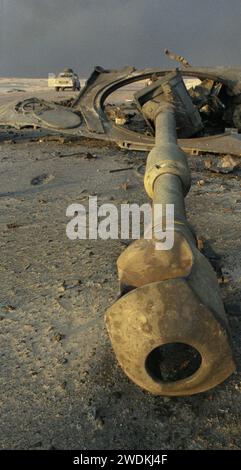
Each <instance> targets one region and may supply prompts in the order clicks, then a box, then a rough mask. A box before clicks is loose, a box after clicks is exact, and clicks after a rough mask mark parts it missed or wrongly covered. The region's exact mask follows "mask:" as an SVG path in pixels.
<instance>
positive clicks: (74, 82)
mask: <svg viewBox="0 0 241 470" xmlns="http://www.w3.org/2000/svg"><path fill="white" fill-rule="evenodd" d="M48 86H49V87H50V88H55V90H56V91H61V90H62V91H64V90H73V91H76V90H78V91H79V90H80V80H79V77H78V75H77V74H76V73H75V72H74V71H73V69H69V68H66V69H64V71H63V72H61V73H59V74H58V75H57V76H56V75H55V74H54V73H49V77H48Z"/></svg>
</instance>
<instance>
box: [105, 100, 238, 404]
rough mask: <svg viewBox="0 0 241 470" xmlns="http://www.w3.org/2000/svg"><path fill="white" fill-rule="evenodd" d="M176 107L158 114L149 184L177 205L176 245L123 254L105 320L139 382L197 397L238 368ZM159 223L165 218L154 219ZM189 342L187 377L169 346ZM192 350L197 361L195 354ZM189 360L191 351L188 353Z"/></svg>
mask: <svg viewBox="0 0 241 470" xmlns="http://www.w3.org/2000/svg"><path fill="white" fill-rule="evenodd" d="M175 128H176V122H175V113H174V109H173V107H172V105H170V104H169V105H168V104H167V105H166V106H161V107H160V108H159V112H158V113H157V115H156V145H155V147H154V148H153V149H152V151H151V152H150V154H149V156H148V159H147V165H146V174H145V180H144V183H145V189H146V191H147V193H148V195H149V196H150V197H151V198H152V199H153V203H154V210H155V204H164V205H166V204H173V205H174V219H175V223H174V244H173V247H172V248H171V249H170V250H168V251H161V250H157V249H156V243H157V242H158V237H157V232H156V231H155V232H154V235H153V238H152V239H151V240H149V239H145V240H137V241H135V242H134V243H132V244H131V245H130V246H129V247H128V248H127V249H126V250H125V251H124V252H123V253H122V254H121V255H120V257H119V259H118V262H117V266H118V273H119V279H120V284H121V293H122V296H121V298H120V299H119V300H117V302H116V303H115V304H114V305H112V306H111V307H110V308H109V309H108V311H107V313H106V325H107V329H108V332H109V335H110V339H111V342H112V346H113V349H114V351H115V353H116V356H117V359H118V361H119V363H120V365H121V367H122V368H123V370H124V371H125V373H126V374H127V375H128V377H130V378H131V379H132V380H133V381H134V382H135V383H136V384H138V385H139V386H140V387H142V388H144V389H146V390H148V391H149V392H151V393H153V394H155V395H170V396H178V395H192V394H195V393H200V392H203V391H206V390H209V389H210V388H212V387H215V386H216V385H218V384H219V383H221V382H222V381H223V380H225V379H226V378H227V377H228V376H229V375H230V374H231V373H232V372H233V371H234V370H235V363H234V360H233V355H232V350H231V342H230V335H229V327H228V321H227V318H226V314H225V311H224V307H223V303H222V300H221V297H220V292H219V286H218V282H217V279H216V275H215V273H214V271H213V269H212V267H211V265H210V264H209V262H208V261H207V259H206V258H205V257H204V256H203V255H202V254H201V253H200V252H199V250H198V249H197V246H196V240H195V236H194V234H193V231H192V230H191V229H190V227H189V225H188V222H187V220H186V214H185V205H184V196H185V195H186V194H187V192H188V190H189V187H190V172H189V169H188V164H187V158H186V156H185V154H184V152H183V151H182V150H181V149H180V148H179V147H178V146H177V140H176V130H175ZM155 223H156V224H157V226H159V224H160V228H161V227H162V226H163V220H159V221H158V222H156V221H155ZM177 346H178V347H180V346H182V348H184V349H185V352H186V353H187V351H188V354H189V355H188V360H187V362H188V363H190V365H191V367H190V369H188V370H187V371H186V372H185V374H183V370H184V371H185V367H186V366H185V363H186V359H185V360H184V361H183V360H181V362H180V361H179V359H180V357H177V359H176V360H177V363H178V369H179V372H180V379H176V378H174V379H170V375H171V374H170V372H171V373H172V372H173V370H172V369H173V368H172V367H171V371H170V370H169V371H168V370H166V369H165V363H164V359H163V358H164V357H165V355H166V348H169V350H170V348H177ZM190 351H191V358H190ZM185 358H186V356H185Z"/></svg>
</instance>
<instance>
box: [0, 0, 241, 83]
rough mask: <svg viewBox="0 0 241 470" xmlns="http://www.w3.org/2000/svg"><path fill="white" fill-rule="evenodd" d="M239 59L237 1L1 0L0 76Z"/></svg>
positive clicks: (236, 61) (240, 24)
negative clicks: (168, 53)
mask: <svg viewBox="0 0 241 470" xmlns="http://www.w3.org/2000/svg"><path fill="white" fill-rule="evenodd" d="M164 48H169V49H171V50H173V51H174V52H176V53H179V54H181V55H184V56H185V57H187V59H188V60H189V61H190V62H191V63H192V64H195V65H236V66H241V1H240V0H0V76H39V77H44V76H46V75H47V74H48V72H58V71H60V70H61V69H62V68H64V67H67V66H68V67H73V68H74V69H75V70H76V71H77V72H78V73H80V74H81V75H82V76H86V75H88V73H89V72H90V71H91V69H92V68H93V67H94V66H95V65H102V66H103V67H106V68H119V67H122V66H124V65H134V66H136V67H145V66H147V67H149V66H154V67H159V66H160V67H169V66H170V61H169V60H168V59H167V58H166V57H165V56H164V54H163V49H164Z"/></svg>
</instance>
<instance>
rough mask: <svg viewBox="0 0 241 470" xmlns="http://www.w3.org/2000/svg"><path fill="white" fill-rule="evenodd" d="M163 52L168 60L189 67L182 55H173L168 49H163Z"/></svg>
mask: <svg viewBox="0 0 241 470" xmlns="http://www.w3.org/2000/svg"><path fill="white" fill-rule="evenodd" d="M164 52H165V54H166V56H167V57H168V58H169V59H171V60H176V62H179V63H180V64H181V65H183V66H184V67H191V64H190V63H189V62H188V60H187V59H185V57H183V56H182V55H178V54H174V52H171V51H169V49H164Z"/></svg>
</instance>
